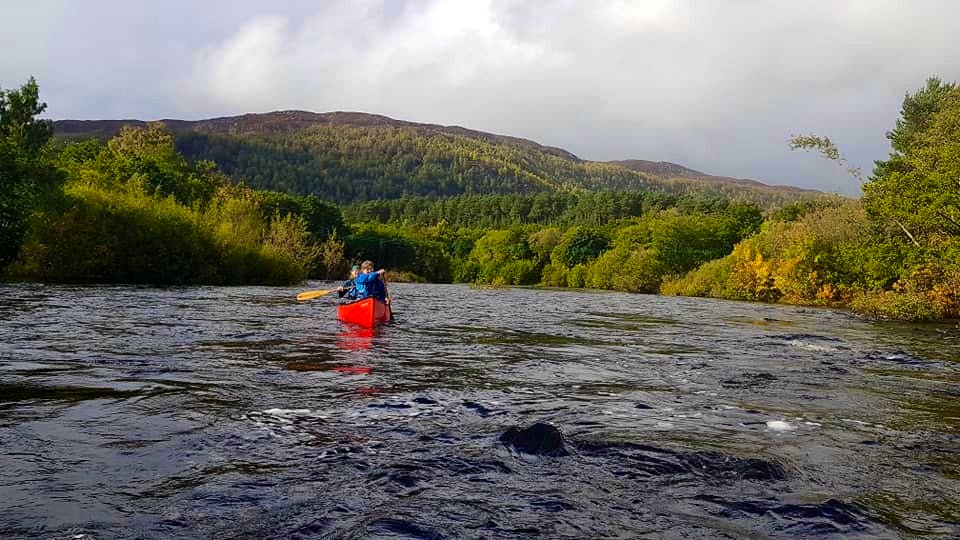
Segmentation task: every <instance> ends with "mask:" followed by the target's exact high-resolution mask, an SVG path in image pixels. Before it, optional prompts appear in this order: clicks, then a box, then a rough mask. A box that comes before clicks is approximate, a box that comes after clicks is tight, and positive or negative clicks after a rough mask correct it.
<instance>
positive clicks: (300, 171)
mask: <svg viewBox="0 0 960 540" xmlns="http://www.w3.org/2000/svg"><path fill="white" fill-rule="evenodd" d="M160 122H162V123H163V124H165V125H166V126H167V128H168V129H170V130H171V131H172V132H173V133H174V134H175V136H176V144H177V148H178V150H179V151H180V152H181V153H183V154H184V155H185V156H186V157H187V158H188V159H191V160H200V159H209V160H212V161H214V162H216V163H217V165H218V166H219V167H220V168H221V169H222V170H223V171H224V172H225V173H226V174H228V175H229V176H231V177H232V178H234V179H235V180H237V181H243V182H245V183H247V184H248V185H250V186H253V187H255V188H258V189H270V190H276V191H286V192H291V193H301V194H308V193H315V194H317V195H320V196H322V197H325V198H328V199H331V200H334V201H337V202H340V203H349V202H357V201H364V200H371V199H393V198H398V197H402V196H405V195H419V196H428V197H443V196H452V195H461V194H509V193H534V192H540V191H577V190H590V191H603V190H642V191H663V192H669V193H690V192H705V193H713V194H719V195H723V196H726V197H729V198H732V199H735V200H745V201H752V202H756V203H758V204H761V205H763V206H777V205H781V204H784V203H787V202H791V201H794V200H797V199H798V198H803V197H807V196H810V195H812V194H815V193H818V192H813V191H810V190H801V189H799V188H788V187H774V186H767V185H765V184H761V183H759V182H751V181H744V180H737V179H727V178H723V177H714V176H710V175H706V174H703V173H700V172H698V171H693V170H692V169H687V168H685V167H682V166H680V165H674V164H655V163H654V162H645V161H642V160H631V161H624V162H594V161H586V160H582V159H580V158H579V157H577V156H576V155H574V154H572V153H570V152H567V151H566V150H563V149H560V148H554V147H551V146H544V145H541V144H538V143H536V142H533V141H530V140H527V139H522V138H517V137H510V136H506V135H497V134H492V133H485V132H481V131H475V130H471V129H466V128H463V127H460V126H441V125H436V124H419V123H414V122H407V121H402V120H395V119H392V118H388V117H386V116H381V115H376V114H367V113H359V112H331V113H312V112H307V111H278V112H271V113H264V114H244V115H240V116H232V117H222V118H212V119H208V120H195V121H187V120H169V119H168V120H160ZM145 124H146V122H144V121H142V120H60V121H57V122H54V124H53V127H54V133H55V134H56V135H57V136H58V137H61V138H66V139H76V138H90V137H96V138H108V137H111V136H113V135H115V134H116V133H118V132H119V131H120V129H121V128H122V127H123V126H125V125H133V126H142V125H145ZM651 164H652V165H651Z"/></svg>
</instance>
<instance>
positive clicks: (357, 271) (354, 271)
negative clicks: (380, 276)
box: [350, 264, 360, 278]
mask: <svg viewBox="0 0 960 540" xmlns="http://www.w3.org/2000/svg"><path fill="white" fill-rule="evenodd" d="M359 274H360V266H359V265H356V264H355V265H353V268H351V269H350V277H351V278H355V277H357V275H359Z"/></svg>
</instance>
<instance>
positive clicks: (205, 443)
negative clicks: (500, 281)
mask: <svg viewBox="0 0 960 540" xmlns="http://www.w3.org/2000/svg"><path fill="white" fill-rule="evenodd" d="M312 285H314V286H316V287H318V288H319V287H322V286H323V285H324V284H312ZM298 290H302V289H292V288H291V289H282V288H182V289H153V288H135V287H92V288H72V287H43V286H29V285H27V286H20V285H17V286H11V285H6V286H0V336H2V339H0V469H2V472H3V474H2V476H0V536H10V537H27V536H40V537H52V538H59V537H64V538H76V539H80V538H116V537H120V538H124V537H130V538H132V537H138V538H140V537H147V538H151V537H163V538H168V537H184V538H195V537H215V538H235V537H247V536H251V537H261V538H262V537H278V538H313V537H346V538H464V537H467V538H471V537H484V538H516V537H549V538H558V537H576V538H595V537H609V536H621V537H623V536H628V537H636V536H647V537H710V538H714V537H728V538H743V537H794V536H810V537H818V536H844V537H858V536H859V537H864V538H878V537H879V538H884V537H889V538H894V537H900V536H912V535H918V536H921V535H922V536H933V537H955V536H957V535H960V494H958V492H960V433H958V426H960V384H958V383H960V369H958V367H960V364H958V363H957V360H958V359H960V331H958V330H957V328H956V327H955V326H950V325H940V326H935V325H930V326H909V325H903V324H875V323H867V322H863V321H859V320H857V319H854V318H852V317H850V316H848V315H847V314H845V313H842V312H835V311H829V310H814V309H801V308H791V307H783V306H767V305H756V304H744V303H733V302H722V301H712V300H702V299H683V298H670V297H655V296H643V295H626V294H618V293H600V292H574V291H548V290H527V289H508V290H473V289H470V288H467V287H462V286H433V285H431V286H427V285H391V292H392V294H393V296H394V298H395V302H396V306H395V309H396V312H397V313H396V319H397V320H396V322H395V324H393V325H391V326H388V327H383V328H381V329H378V330H376V331H363V330H358V329H356V328H350V327H347V326H344V325H342V324H341V323H339V322H337V321H336V319H335V314H334V308H333V306H334V302H333V299H331V298H321V299H318V300H314V301H311V302H307V303H297V302H295V301H294V300H293V297H294V295H295V293H296V292H298ZM536 422H547V423H551V424H553V425H555V426H556V427H557V428H559V430H560V431H561V432H562V433H563V435H564V439H565V445H566V449H567V450H568V451H569V455H567V456H564V457H550V456H541V455H529V454H526V453H522V452H519V451H517V450H516V449H515V448H513V447H510V446H507V445H505V444H504V443H502V442H501V441H500V435H501V434H502V433H504V432H505V431H506V430H507V429H508V428H510V427H511V426H514V425H517V426H520V427H525V426H529V425H531V424H534V423H536Z"/></svg>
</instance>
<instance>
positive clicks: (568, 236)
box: [550, 227, 610, 268]
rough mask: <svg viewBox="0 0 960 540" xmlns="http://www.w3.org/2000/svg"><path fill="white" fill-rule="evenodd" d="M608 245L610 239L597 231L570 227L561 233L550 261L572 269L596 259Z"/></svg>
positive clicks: (588, 228)
mask: <svg viewBox="0 0 960 540" xmlns="http://www.w3.org/2000/svg"><path fill="white" fill-rule="evenodd" d="M609 244H610V239H609V238H607V236H606V235H605V234H603V233H602V232H601V231H600V230H598V229H594V228H590V227H571V228H570V229H568V230H567V232H565V233H563V236H562V237H561V238H560V242H559V243H558V244H557V247H555V248H554V249H553V252H552V253H551V255H550V260H552V261H553V262H555V263H560V264H562V265H564V266H566V267H567V268H573V267H574V266H576V265H578V264H585V263H587V262H589V261H591V260H593V259H595V258H597V256H598V255H600V253H602V252H603V251H604V250H605V249H607V246H608V245H609Z"/></svg>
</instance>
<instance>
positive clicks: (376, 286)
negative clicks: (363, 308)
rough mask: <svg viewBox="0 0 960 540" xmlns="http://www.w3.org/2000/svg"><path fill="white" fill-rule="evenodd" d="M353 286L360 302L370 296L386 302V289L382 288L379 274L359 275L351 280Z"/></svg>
mask: <svg viewBox="0 0 960 540" xmlns="http://www.w3.org/2000/svg"><path fill="white" fill-rule="evenodd" d="M353 284H354V285H355V286H356V287H357V299H361V300H362V299H364V298H367V297H370V296H372V297H374V298H376V299H378V300H386V298H387V289H386V288H385V287H384V286H383V280H382V279H380V274H378V273H376V272H370V273H369V274H360V275H359V276H357V278H356V279H354V280H353Z"/></svg>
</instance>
